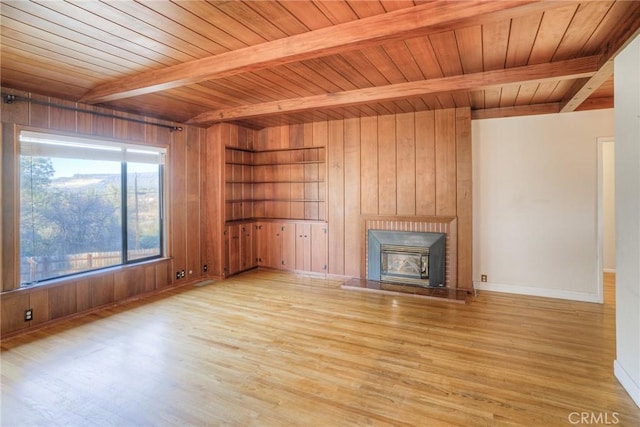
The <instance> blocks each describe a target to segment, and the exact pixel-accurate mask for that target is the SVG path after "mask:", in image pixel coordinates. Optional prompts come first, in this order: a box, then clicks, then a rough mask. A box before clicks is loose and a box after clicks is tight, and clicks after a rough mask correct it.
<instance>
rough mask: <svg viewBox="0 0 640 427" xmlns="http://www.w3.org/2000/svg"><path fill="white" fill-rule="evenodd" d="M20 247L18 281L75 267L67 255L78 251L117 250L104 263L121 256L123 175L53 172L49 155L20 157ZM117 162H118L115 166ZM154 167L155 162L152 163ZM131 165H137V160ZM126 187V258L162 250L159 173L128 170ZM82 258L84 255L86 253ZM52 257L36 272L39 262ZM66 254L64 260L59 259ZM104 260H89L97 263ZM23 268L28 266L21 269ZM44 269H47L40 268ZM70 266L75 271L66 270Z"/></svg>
mask: <svg viewBox="0 0 640 427" xmlns="http://www.w3.org/2000/svg"><path fill="white" fill-rule="evenodd" d="M20 166H21V168H20V170H21V176H20V194H21V199H20V252H21V259H22V261H23V262H22V269H21V270H22V272H21V274H22V280H21V281H22V282H23V283H25V282H26V283H28V282H32V281H34V280H42V279H45V278H51V277H56V276H60V275H63V274H69V272H73V271H77V270H78V267H77V266H75V267H74V266H72V265H71V261H70V260H71V258H72V257H75V258H76V259H78V258H81V256H82V254H90V255H88V257H89V258H90V257H91V256H95V254H96V253H98V254H99V253H111V254H113V253H115V254H116V256H115V257H114V256H113V255H111V261H108V264H107V265H113V264H120V263H121V262H122V259H121V255H120V256H118V255H117V254H118V253H120V254H121V253H122V235H123V229H122V223H123V221H122V188H121V175H120V174H119V173H117V174H116V173H114V174H104V173H103V174H98V173H96V174H89V175H75V176H73V177H71V178H54V174H55V170H54V165H53V162H52V160H51V159H50V158H43V157H29V156H22V157H21V165H20ZM119 167H120V166H119V164H118V166H117V168H118V169H119ZM154 167H156V168H157V165H156V166H154ZM132 169H134V170H135V165H133V167H132ZM128 179H129V180H130V181H132V182H129V185H128V187H129V188H128V190H127V217H128V219H127V233H128V239H127V244H128V246H129V252H128V258H129V259H137V258H144V257H148V256H152V255H154V251H153V250H152V251H151V252H150V251H149V250H146V251H145V250H144V249H154V248H155V249H157V250H156V252H157V253H155V254H159V253H160V227H159V200H158V199H159V182H158V181H159V180H158V173H157V172H155V173H153V172H151V173H148V172H147V173H136V172H134V173H132V172H129V174H128ZM85 258H86V257H85ZM51 260H56V262H57V265H56V266H55V267H51V266H47V267H46V268H44V269H43V268H40V269H38V272H37V273H34V269H36V268H37V267H36V266H37V264H42V263H45V262H46V263H50V261H51ZM61 260H62V261H64V260H68V262H67V263H66V264H65V262H61ZM101 266H105V265H97V266H96V265H93V266H92V265H91V263H89V265H88V266H87V267H88V268H83V267H80V269H91V267H93V268H96V267H101ZM25 270H27V271H25ZM41 270H46V271H41ZM69 270H73V271H69Z"/></svg>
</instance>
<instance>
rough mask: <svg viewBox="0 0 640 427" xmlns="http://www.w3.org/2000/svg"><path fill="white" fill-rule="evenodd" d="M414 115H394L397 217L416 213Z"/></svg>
mask: <svg viewBox="0 0 640 427" xmlns="http://www.w3.org/2000/svg"><path fill="white" fill-rule="evenodd" d="M415 156H416V140H415V114H414V113H405V114H398V115H396V162H397V165H398V168H397V184H396V200H397V208H396V213H397V214H398V215H415V213H416V157H415Z"/></svg>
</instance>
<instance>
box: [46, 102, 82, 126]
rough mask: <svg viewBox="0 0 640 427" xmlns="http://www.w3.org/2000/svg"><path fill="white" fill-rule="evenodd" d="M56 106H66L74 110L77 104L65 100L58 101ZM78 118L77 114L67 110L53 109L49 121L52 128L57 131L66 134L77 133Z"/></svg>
mask: <svg viewBox="0 0 640 427" xmlns="http://www.w3.org/2000/svg"><path fill="white" fill-rule="evenodd" d="M56 104H60V105H64V106H67V107H71V108H74V107H75V106H76V103H75V102H72V101H65V100H59V101H56ZM76 116H77V113H76V112H75V111H72V110H67V109H65V108H51V112H50V119H49V121H50V127H51V129H56V130H60V131H64V132H76V130H77V122H76Z"/></svg>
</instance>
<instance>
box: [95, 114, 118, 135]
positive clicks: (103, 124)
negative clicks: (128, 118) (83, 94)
mask: <svg viewBox="0 0 640 427" xmlns="http://www.w3.org/2000/svg"><path fill="white" fill-rule="evenodd" d="M91 109H93V110H95V111H97V112H100V113H106V114H112V113H113V111H111V110H107V109H105V108H100V107H91ZM91 120H92V123H91V132H92V133H93V135H96V136H100V137H104V138H113V131H114V121H115V119H114V118H113V117H105V116H98V115H95V114H93V115H91Z"/></svg>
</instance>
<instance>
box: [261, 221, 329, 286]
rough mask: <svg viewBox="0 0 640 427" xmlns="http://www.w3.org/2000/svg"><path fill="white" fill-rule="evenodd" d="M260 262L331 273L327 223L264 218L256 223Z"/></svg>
mask: <svg viewBox="0 0 640 427" xmlns="http://www.w3.org/2000/svg"><path fill="white" fill-rule="evenodd" d="M254 231H255V241H256V242H255V251H256V252H255V256H256V259H257V265H259V266H262V267H269V268H277V269H281V270H295V271H305V272H315V273H322V274H325V273H327V237H328V233H327V224H326V223H324V222H308V221H260V222H257V223H256V224H255V225H254Z"/></svg>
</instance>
